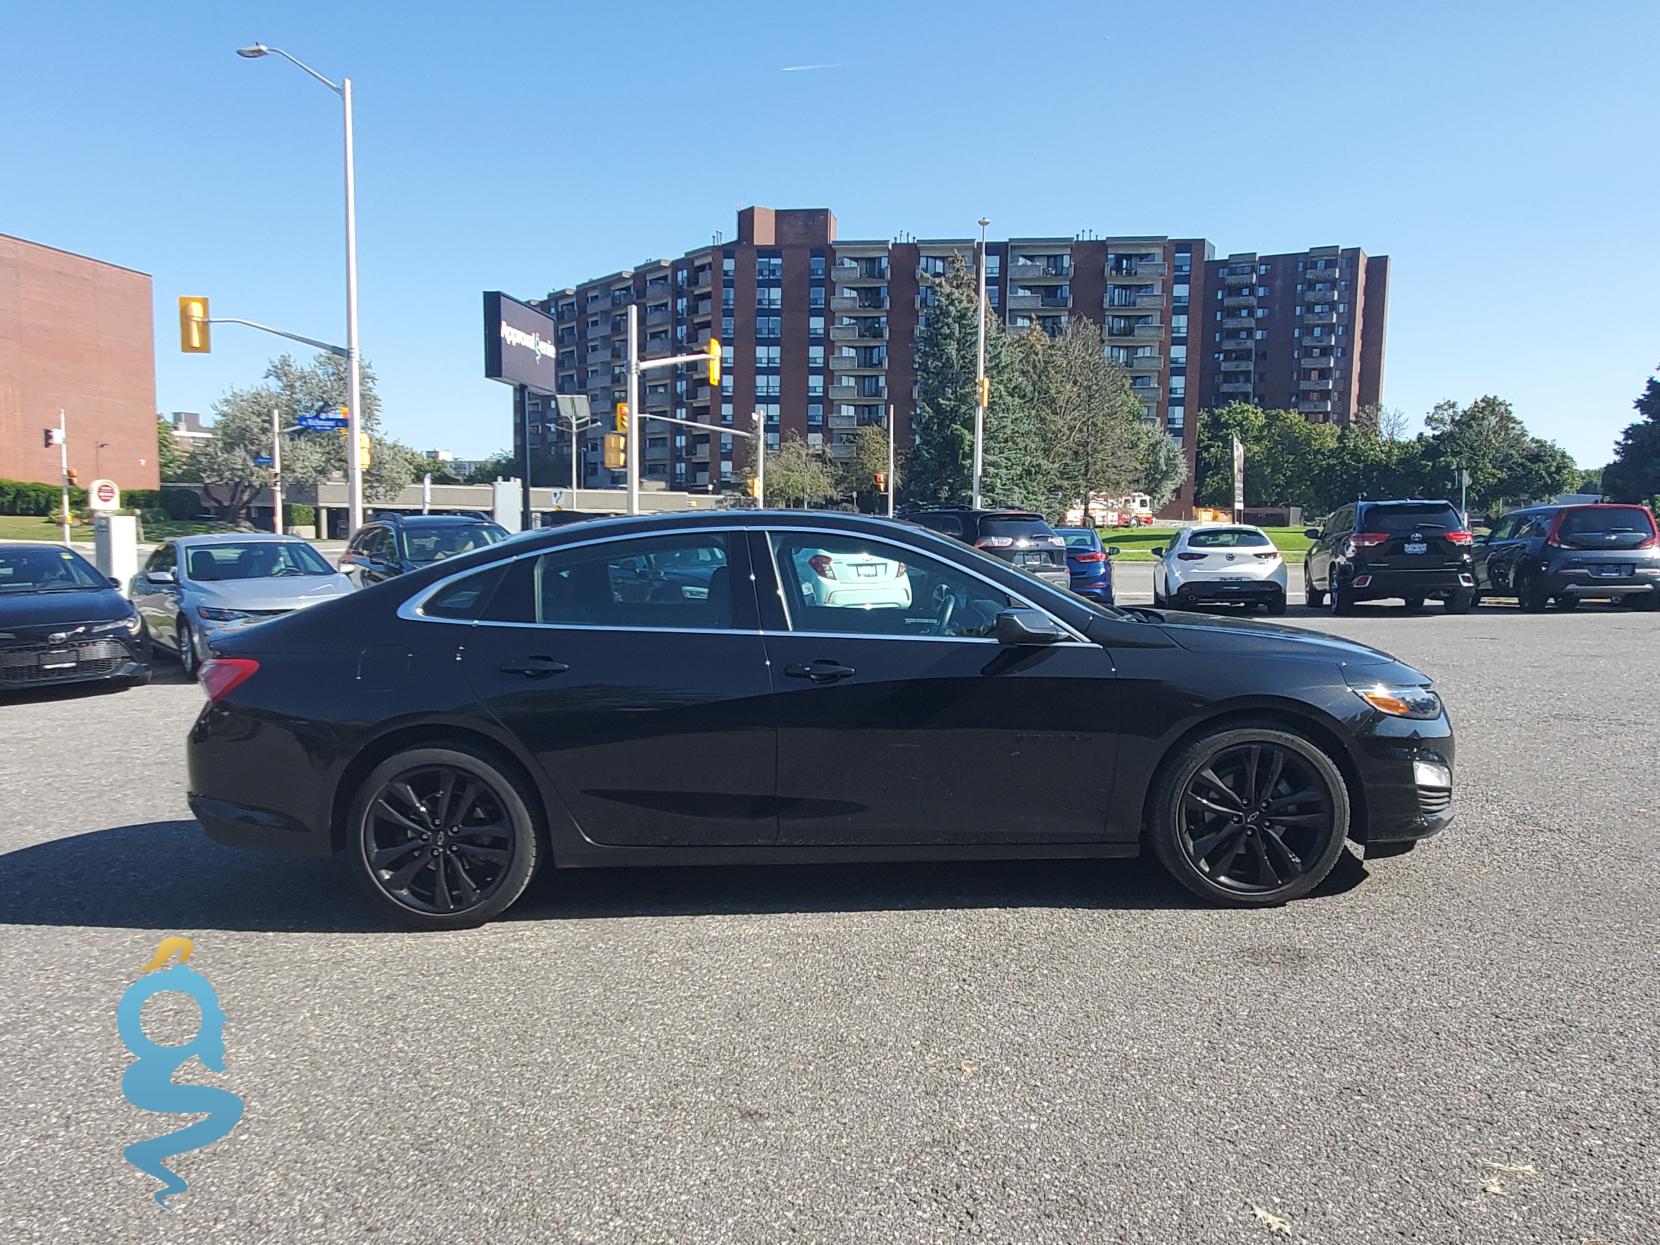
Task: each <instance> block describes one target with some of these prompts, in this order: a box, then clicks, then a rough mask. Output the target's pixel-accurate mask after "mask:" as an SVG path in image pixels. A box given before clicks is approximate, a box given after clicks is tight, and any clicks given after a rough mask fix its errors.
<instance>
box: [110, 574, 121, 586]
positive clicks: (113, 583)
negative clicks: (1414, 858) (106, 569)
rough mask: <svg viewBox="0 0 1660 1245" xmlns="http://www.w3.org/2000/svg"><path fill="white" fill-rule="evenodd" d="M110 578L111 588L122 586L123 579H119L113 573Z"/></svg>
mask: <svg viewBox="0 0 1660 1245" xmlns="http://www.w3.org/2000/svg"><path fill="white" fill-rule="evenodd" d="M109 580H110V587H111V588H119V587H120V586H121V581H120V580H119V579H117V578H116V577H115V576H114V575H111V576H110V577H109Z"/></svg>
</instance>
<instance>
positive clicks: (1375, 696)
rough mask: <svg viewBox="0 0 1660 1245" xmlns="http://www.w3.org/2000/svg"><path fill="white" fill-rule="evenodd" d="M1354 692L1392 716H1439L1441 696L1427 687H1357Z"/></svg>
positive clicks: (1379, 710)
mask: <svg viewBox="0 0 1660 1245" xmlns="http://www.w3.org/2000/svg"><path fill="white" fill-rule="evenodd" d="M1354 694H1355V695H1356V696H1358V697H1360V698H1361V699H1362V700H1364V701H1365V702H1366V703H1367V704H1369V705H1371V706H1372V708H1374V709H1376V710H1377V711H1378V712H1379V713H1387V714H1388V715H1389V716H1390V717H1392V718H1418V719H1425V718H1438V717H1440V716H1441V698H1440V697H1439V696H1437V695H1436V694H1435V693H1434V692H1432V691H1430V690H1429V688H1427V687H1385V686H1384V685H1383V684H1381V683H1380V684H1378V685H1377V686H1376V687H1357V688H1355V689H1354Z"/></svg>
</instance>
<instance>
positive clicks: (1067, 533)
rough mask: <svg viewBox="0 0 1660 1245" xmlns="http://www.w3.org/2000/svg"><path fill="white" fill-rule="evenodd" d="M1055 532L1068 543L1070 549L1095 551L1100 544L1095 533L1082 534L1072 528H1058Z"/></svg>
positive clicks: (1084, 532) (1086, 532) (1085, 532)
mask: <svg viewBox="0 0 1660 1245" xmlns="http://www.w3.org/2000/svg"><path fill="white" fill-rule="evenodd" d="M1055 532H1056V534H1057V535H1059V536H1060V538H1061V539H1062V540H1064V541H1065V542H1066V547H1067V548H1068V549H1093V548H1095V547H1096V545H1097V544H1098V543H1099V542H1098V541H1097V539H1096V536H1095V533H1094V532H1088V531H1083V532H1080V531H1077V530H1075V529H1071V528H1056V529H1055Z"/></svg>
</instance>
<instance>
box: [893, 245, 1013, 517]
mask: <svg viewBox="0 0 1660 1245" xmlns="http://www.w3.org/2000/svg"><path fill="white" fill-rule="evenodd" d="M989 224H991V222H990V221H989V220H987V219H986V218H985V217H984V216H982V217H981V218H980V264H979V268H980V301H979V302H978V303H976V304H975V308H974V310H975V319H976V321H977V327H978V329H979V333H978V335H977V340H976V346H975V364H974V491H973V504H974V509H976V510H978V509H980V500H981V498H980V478H981V476H982V475H983V474H984V472H985V465H986V449H985V445H986V226H987V225H989ZM888 439H889V440H890V441H891V440H892V439H893V436H892V433H891V432H890V433H889V436H888Z"/></svg>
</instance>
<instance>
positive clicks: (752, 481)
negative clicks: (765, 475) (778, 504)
mask: <svg viewBox="0 0 1660 1245" xmlns="http://www.w3.org/2000/svg"><path fill="white" fill-rule="evenodd" d="M749 495H750V496H751V497H753V498H754V499H755V500H756V501H760V500H761V478H760V477H759V476H750V477H749Z"/></svg>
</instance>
